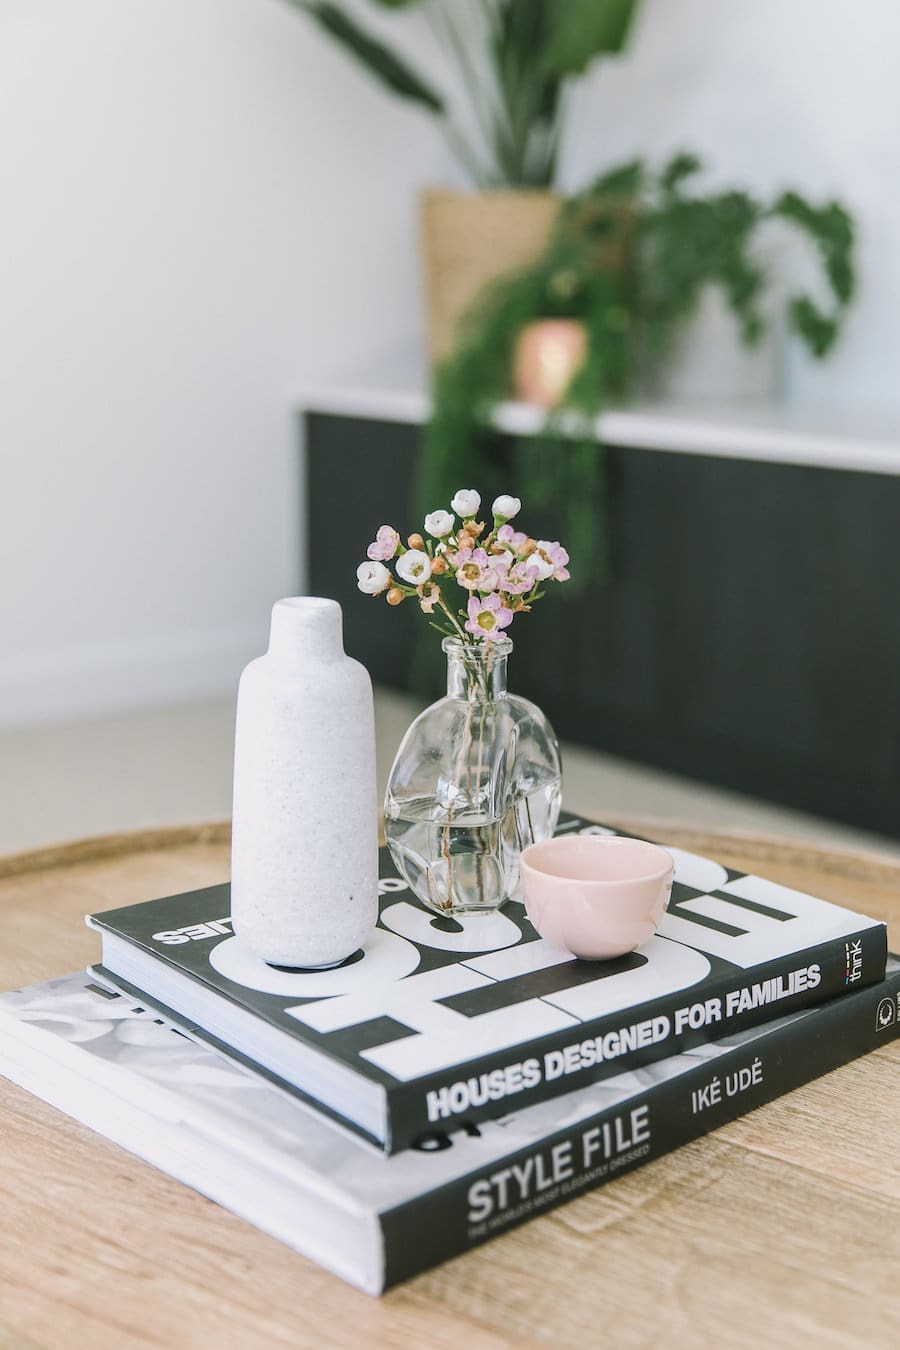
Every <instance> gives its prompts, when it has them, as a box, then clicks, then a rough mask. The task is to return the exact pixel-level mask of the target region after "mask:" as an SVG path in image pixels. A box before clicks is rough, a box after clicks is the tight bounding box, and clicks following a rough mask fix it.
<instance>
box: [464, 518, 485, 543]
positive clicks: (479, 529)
mask: <svg viewBox="0 0 900 1350" xmlns="http://www.w3.org/2000/svg"><path fill="white" fill-rule="evenodd" d="M466 529H467V530H468V531H469V534H470V535H471V536H472V538H473V539H478V538H479V536H480V535H482V534H484V521H483V520H479V522H478V524H477V525H476V523H475V521H474V520H470V521H469V523H468V525H467V526H466Z"/></svg>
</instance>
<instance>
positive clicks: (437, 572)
mask: <svg viewBox="0 0 900 1350" xmlns="http://www.w3.org/2000/svg"><path fill="white" fill-rule="evenodd" d="M446 570H447V559H446V558H432V560H431V575H432V576H433V577H441V576H443V575H444V573H445V572H446Z"/></svg>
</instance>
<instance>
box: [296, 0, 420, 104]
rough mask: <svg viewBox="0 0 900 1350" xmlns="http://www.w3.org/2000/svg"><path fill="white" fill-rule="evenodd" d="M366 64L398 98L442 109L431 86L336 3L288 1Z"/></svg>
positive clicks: (313, 0) (316, 0)
mask: <svg viewBox="0 0 900 1350" xmlns="http://www.w3.org/2000/svg"><path fill="white" fill-rule="evenodd" d="M291 3H292V4H293V5H295V6H296V7H297V8H298V9H302V10H304V11H305V12H306V13H307V14H308V15H309V16H310V18H312V19H315V21H316V23H317V24H319V26H320V27H321V28H323V29H324V30H325V32H326V33H328V35H329V37H332V38H333V39H334V40H335V42H337V43H339V44H340V45H341V46H342V47H344V48H345V49H346V50H347V51H349V52H350V53H351V54H352V55H353V56H355V57H356V59H357V61H359V62H360V63H361V65H363V66H365V67H366V69H367V70H368V71H369V73H370V74H371V75H374V77H375V78H376V79H377V80H379V81H380V82H381V83H382V84H384V85H386V86H387V87H388V89H390V90H391V91H392V92H393V93H395V94H398V95H399V96H400V98H407V99H410V100H411V101H412V102H414V103H421V104H423V105H424V106H425V107H426V108H428V109H429V111H430V112H433V113H436V114H438V115H439V116H440V115H441V114H442V113H443V112H444V100H443V99H442V98H441V96H440V94H439V93H438V92H437V90H436V89H434V88H433V86H432V85H430V84H428V83H427V82H426V81H425V80H423V79H422V77H421V76H419V75H417V74H416V72H415V71H414V70H413V69H412V67H411V66H408V65H407V64H406V62H405V61H404V60H403V59H402V58H401V57H399V56H398V55H397V54H396V52H393V51H391V49H390V48H389V47H386V46H385V44H384V43H383V42H380V41H379V40H378V39H377V38H374V37H372V35H371V34H370V33H367V32H366V31H365V29H363V28H361V27H360V25H359V24H358V23H357V22H356V20H355V19H351V18H350V17H349V15H347V14H346V13H345V12H344V11H343V10H342V9H339V8H338V6H337V5H332V4H330V3H328V0H291Z"/></svg>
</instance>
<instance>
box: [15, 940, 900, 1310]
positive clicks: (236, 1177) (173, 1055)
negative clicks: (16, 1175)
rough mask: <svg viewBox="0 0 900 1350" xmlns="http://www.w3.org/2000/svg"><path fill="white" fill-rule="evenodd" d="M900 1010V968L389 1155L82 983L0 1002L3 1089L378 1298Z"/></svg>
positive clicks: (728, 1112)
mask: <svg viewBox="0 0 900 1350" xmlns="http://www.w3.org/2000/svg"><path fill="white" fill-rule="evenodd" d="M898 1000H900V965H898V963H897V962H896V961H893V960H892V961H891V969H890V973H889V975H888V978H887V979H886V980H885V981H883V982H882V983H880V984H878V985H876V986H874V987H869V988H865V989H860V990H858V991H856V992H853V993H851V994H849V995H848V996H847V997H846V998H841V999H834V1000H832V1001H831V1002H830V1003H827V1004H824V1005H823V1006H822V1007H819V1008H807V1009H805V1010H804V1011H802V1012H797V1013H792V1014H790V1015H789V1016H787V1017H782V1018H779V1019H777V1020H775V1021H773V1022H769V1023H766V1024H765V1025H762V1026H758V1027H754V1028H751V1029H749V1030H745V1031H742V1032H739V1033H737V1034H736V1035H733V1036H728V1037H726V1038H724V1039H723V1040H720V1041H718V1042H707V1043H706V1044H703V1045H699V1046H697V1047H695V1048H694V1049H693V1050H688V1051H686V1052H685V1053H684V1054H681V1055H675V1056H672V1057H671V1058H669V1059H663V1060H659V1061H657V1062H656V1063H655V1064H650V1065H647V1066H646V1067H645V1068H642V1069H636V1070H635V1071H633V1072H631V1073H620V1074H618V1075H616V1076H614V1077H612V1078H608V1079H606V1080H605V1081H604V1082H602V1083H594V1084H592V1085H589V1086H588V1087H585V1088H582V1089H580V1090H579V1091H576V1092H571V1093H568V1094H567V1095H566V1096H564V1097H558V1098H556V1099H555V1100H553V1101H547V1102H542V1103H540V1104H538V1105H536V1106H531V1107H528V1108H527V1109H526V1110H522V1111H517V1112H516V1113H515V1114H514V1115H508V1116H505V1117H503V1118H502V1119H500V1120H496V1121H488V1122H486V1123H485V1124H483V1125H481V1126H469V1127H468V1129H465V1130H453V1131H450V1132H448V1133H446V1134H443V1135H441V1136H440V1137H436V1138H434V1139H432V1141H431V1147H430V1148H428V1149H424V1148H422V1149H407V1150H405V1151H404V1152H402V1153H397V1154H395V1155H394V1156H393V1157H384V1156H373V1155H372V1151H371V1149H369V1148H367V1147H366V1146H365V1145H364V1144H362V1143H361V1142H360V1141H359V1140H356V1139H354V1138H351V1137H350V1136H348V1135H347V1134H346V1132H345V1131H343V1130H336V1129H334V1127H333V1126H331V1125H329V1124H328V1123H327V1122H326V1121H325V1120H324V1119H323V1118H322V1116H321V1114H320V1113H319V1112H317V1111H311V1110H309V1109H307V1107H305V1106H304V1105H303V1104H302V1103H300V1102H298V1101H297V1100H296V1099H294V1098H291V1097H290V1096H289V1095H288V1094H287V1093H284V1092H280V1091H278V1090H276V1089H275V1088H273V1087H271V1086H270V1085H269V1084H268V1083H267V1082H266V1081H265V1079H263V1078H261V1077H260V1076H259V1075H257V1074H248V1073H244V1072H243V1071H242V1070H240V1069H238V1068H236V1067H234V1066H233V1065H231V1064H229V1063H228V1062H227V1061H225V1060H223V1059H221V1057H220V1056H218V1055H216V1054H214V1053H213V1052H212V1051H210V1050H208V1049H207V1048H206V1047H205V1046H203V1045H200V1044H197V1043H196V1042H195V1041H192V1040H189V1039H188V1038H186V1037H184V1036H181V1035H177V1034H176V1033H175V1032H174V1031H173V1029H172V1028H171V1027H168V1026H167V1025H165V1024H164V1023H162V1022H160V1021H159V1020H158V1019H157V1020H154V1018H153V1014H152V1013H150V1012H148V1011H147V1009H146V1008H145V1007H144V1006H143V1005H136V1004H135V1001H134V1000H130V999H126V998H125V997H124V996H123V995H115V994H110V993H108V992H104V991H103V990H102V989H101V988H99V987H98V986H96V985H92V984H91V983H90V980H89V977H88V976H86V975H85V974H84V973H81V974H76V975H68V976H64V977H63V978H62V979H57V980H51V981H49V982H48V983H47V984H41V985H35V986H32V988H30V989H23V990H20V991H19V992H18V993H12V994H0V1074H5V1075H6V1076H7V1077H9V1078H11V1079H12V1080H13V1081H14V1082H17V1083H19V1084H21V1086H23V1087H25V1088H27V1089H28V1090H29V1091H31V1092H34V1093H36V1094H37V1095H38V1096H40V1097H43V1098H44V1099H45V1100H46V1101H48V1102H52V1103H53V1104H54V1105H55V1106H57V1107H58V1108H59V1109H60V1110H62V1111H65V1112H66V1113H67V1114H68V1115H70V1116H74V1117H75V1119H77V1120H80V1121H82V1122H83V1123H84V1124H86V1125H89V1126H90V1127H91V1128H92V1129H95V1130H97V1131H98V1132H99V1133H101V1134H103V1135H105V1136H106V1137H107V1138H108V1139H112V1140H114V1141H115V1142H116V1143H118V1144H121V1145H122V1146H123V1147H124V1148H127V1149H129V1150H130V1151H131V1152H132V1153H136V1154H137V1155H138V1156H139V1157H141V1158H144V1159H146V1160H147V1161H148V1162H150V1163H152V1164H154V1165H155V1166H157V1167H159V1168H162V1169H163V1171H166V1172H169V1173H170V1174H171V1175H172V1176H175V1177H177V1178H179V1179H180V1180H181V1181H184V1182H186V1183H187V1184H188V1185H190V1186H193V1187H194V1188H195V1189H196V1190H199V1191H201V1192H202V1193H203V1194H204V1195H208V1196H209V1197H210V1198H211V1199H213V1200H216V1201H218V1203H219V1204H222V1205H224V1206H226V1207H227V1208H228V1209H231V1210H233V1211H234V1212H235V1213H236V1214H240V1215H242V1216H243V1217H244V1218H246V1219H247V1220H249V1221H250V1222H251V1223H253V1224H256V1226H257V1227H259V1228H262V1229H263V1230H264V1231H265V1232H268V1233H271V1234H272V1235H273V1236H275V1237H277V1238H280V1239H281V1240H282V1241H283V1242H287V1243H288V1244H289V1245H291V1246H292V1247H295V1248H296V1249H297V1250H298V1251H301V1252H303V1253H304V1255H306V1256H309V1257H311V1258H312V1259H313V1260H315V1261H318V1262H320V1263H321V1264H322V1265H324V1266H327V1267H328V1269H330V1270H333V1271H335V1273H336V1274H338V1275H340V1276H342V1277H343V1278H344V1279H346V1280H350V1281H351V1282H352V1283H353V1284H356V1285H358V1286H359V1287H361V1288H362V1289H364V1290H366V1291H367V1292H368V1293H373V1294H374V1293H380V1292H381V1291H382V1290H383V1289H385V1288H387V1287H388V1286H389V1285H392V1284H396V1283H397V1282H398V1281H399V1280H402V1279H405V1278H406V1277H408V1276H410V1275H415V1274H417V1273H418V1272H419V1271H422V1270H426V1269H428V1267H430V1266H432V1265H435V1264H436V1263H437V1262H439V1261H443V1260H446V1259H447V1258H448V1257H451V1256H455V1255H456V1254H457V1253H458V1252H464V1251H467V1250H468V1249H469V1248H470V1247H473V1246H476V1245H478V1244H479V1243H481V1242H484V1241H486V1240H487V1239H488V1238H490V1237H493V1236H494V1235H495V1234H498V1233H503V1232H506V1231H507V1230H508V1229H510V1228H512V1227H514V1226H515V1225H516V1224H519V1223H522V1222H524V1221H525V1220H526V1219H529V1218H532V1217H533V1216H535V1215H538V1214H542V1213H544V1212H545V1211H546V1210H548V1209H552V1208H553V1207H554V1206H556V1205H559V1204H562V1203H564V1202H565V1201H566V1200H567V1199H570V1198H571V1197H573V1196H577V1195H579V1194H582V1193H583V1192H585V1191H587V1190H591V1189H593V1188H594V1187H595V1186H602V1185H604V1184H605V1183H606V1182H608V1181H615V1179H616V1177H618V1176H619V1175H620V1174H621V1173H623V1172H628V1171H631V1170H632V1169H633V1168H635V1167H639V1166H640V1165H641V1164H642V1163H645V1162H650V1161H651V1160H652V1159H654V1158H659V1157H660V1156H661V1155H662V1154H664V1153H667V1152H669V1151H670V1150H672V1149H675V1148H678V1147H679V1146H680V1145H681V1144H684V1143H686V1142H687V1141H688V1140H691V1139H695V1138H697V1137H698V1136H699V1135H702V1134H705V1133H706V1132H707V1131H709V1130H711V1129H714V1128H715V1127H716V1126H718V1125H723V1124H725V1123H726V1122H727V1121H730V1120H734V1119H735V1118H736V1117H737V1116H741V1115H743V1114H744V1113H745V1112H747V1111H751V1110H752V1109H753V1108H754V1107H757V1106H761V1105H762V1104H763V1103H764V1102H768V1101H771V1100H772V1099H773V1098H775V1097H778V1096H781V1095H782V1094H783V1093H785V1092H788V1091H790V1090H791V1089H792V1088H796V1087H799V1086H800V1085H801V1084H803V1083H807V1082H809V1081H810V1079H813V1078H817V1077H819V1075H820V1074H823V1073H827V1072H828V1071H829V1070H830V1069H834V1068H836V1067H837V1066H838V1065H840V1064H845V1063H846V1062H847V1061H848V1060H851V1059H854V1058H856V1057H857V1056H858V1055H862V1054H865V1053H866V1052H867V1051H868V1050H872V1049H875V1048H882V1047H886V1046H887V1045H888V1044H889V1043H890V1042H891V1041H892V1040H893V1039H894V1037H895V1036H896V1035H897V1030H898V1014H900V1003H898ZM857 1109H858V1110H863V1111H864V1106H860V1105H859V1104H857ZM687 1203H688V1204H690V1203H691V1201H690V1200H688V1202H687Z"/></svg>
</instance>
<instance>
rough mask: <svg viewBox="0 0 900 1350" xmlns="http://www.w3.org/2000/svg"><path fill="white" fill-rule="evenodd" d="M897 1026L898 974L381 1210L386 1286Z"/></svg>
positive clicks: (778, 1092) (656, 1153)
mask: <svg viewBox="0 0 900 1350" xmlns="http://www.w3.org/2000/svg"><path fill="white" fill-rule="evenodd" d="M898 1023H900V974H896V975H894V976H893V977H892V978H890V979H888V980H886V981H883V982H882V983H881V984H880V985H877V986H876V987H874V988H869V989H866V990H863V991H861V992H860V993H858V994H856V995H855V996H853V997H851V998H848V999H841V1000H838V1001H836V1002H832V1003H830V1004H828V1005H826V1006H824V1007H822V1008H820V1009H817V1010H815V1011H811V1012H809V1013H807V1014H806V1015H804V1016H801V1017H799V1018H797V1019H794V1020H791V1021H788V1022H787V1023H779V1024H776V1025H775V1026H773V1027H772V1028H771V1029H770V1030H768V1031H762V1032H760V1033H759V1035H758V1036H756V1037H752V1038H749V1039H748V1042H747V1043H746V1044H744V1045H740V1046H735V1047H733V1048H730V1049H728V1050H723V1052H722V1053H721V1054H719V1055H718V1056H716V1057H715V1058H714V1059H712V1060H707V1061H703V1062H700V1063H699V1064H698V1066H697V1067H696V1068H693V1069H689V1070H687V1071H685V1072H684V1073H682V1074H680V1075H679V1076H678V1077H676V1078H672V1079H669V1080H668V1081H664V1082H661V1083H658V1084H656V1085H652V1086H649V1087H648V1088H647V1090H646V1092H645V1093H644V1094H642V1095H637V1096H634V1097H631V1098H629V1099H628V1100H627V1101H625V1102H621V1103H618V1104H617V1105H616V1106H615V1107H613V1108H609V1109H607V1110H605V1111H603V1112H600V1113H598V1114H597V1115H596V1116H593V1117H588V1118H586V1119H584V1120H582V1121H579V1122H578V1123H577V1124H576V1125H573V1126H570V1127H569V1128H567V1129H564V1130H561V1131H559V1132H557V1133H556V1134H553V1135H551V1136H549V1137H548V1138H547V1139H545V1140H543V1141H541V1142H540V1144H538V1145H533V1146H530V1147H529V1148H526V1149H522V1150H519V1151H518V1152H517V1153H513V1154H510V1155H509V1156H507V1157H505V1158H503V1159H502V1160H500V1161H497V1162H495V1163H494V1164H492V1166H491V1167H490V1168H489V1169H487V1170H485V1171H484V1172H475V1173H472V1174H470V1175H469V1176H467V1177H462V1178H460V1179H459V1180H458V1181H456V1182H454V1183H452V1184H451V1185H448V1186H445V1187H443V1188H442V1189H440V1190H439V1191H437V1192H432V1193H431V1194H428V1195H424V1196H421V1197H419V1198H417V1199H416V1200H413V1201H409V1202H408V1203H407V1204H405V1205H402V1206H398V1207H397V1208H396V1209H394V1210H390V1211H388V1212H386V1213H384V1214H382V1216H381V1222H382V1229H383V1234H384V1252H385V1288H387V1287H388V1286H389V1285H391V1284H395V1283H397V1282H398V1281H400V1280H404V1279H407V1278H409V1277H410V1276H411V1275H415V1274H418V1273H419V1272H420V1271H422V1270H426V1269H428V1268H429V1267H431V1266H433V1265H436V1264H438V1263H439V1262H440V1261H444V1260H446V1259H448V1258H449V1257H451V1256H456V1255H458V1254H459V1253H460V1252H463V1251H467V1250H468V1249H469V1248H470V1247H474V1246H477V1245H479V1244H480V1243H481V1242H484V1241H486V1240H487V1239H488V1238H491V1237H494V1236H496V1235H497V1234H499V1233H502V1232H505V1231H507V1230H508V1229H509V1228H512V1227H515V1226H516V1225H517V1224H520V1223H523V1222H524V1221H525V1220H526V1219H530V1218H532V1217H534V1216H535V1215H537V1214H541V1213H544V1212H545V1211H547V1210H548V1209H552V1208H555V1207H556V1206H557V1205H559V1204H562V1203H563V1202H564V1201H566V1200H568V1199H571V1198H572V1197H573V1196H576V1195H579V1194H581V1193H582V1192H584V1191H587V1190H593V1189H594V1188H595V1187H597V1186H602V1185H604V1184H605V1183H606V1182H607V1181H612V1180H614V1179H615V1178H616V1177H617V1176H619V1175H620V1174H621V1173H623V1172H628V1171H631V1170H633V1169H634V1168H636V1167H639V1166H641V1165H642V1164H643V1163H646V1162H651V1161H652V1160H653V1159H654V1158H659V1157H661V1156H662V1155H663V1154H665V1153H669V1152H671V1151H672V1150H673V1149H676V1148H679V1147H680V1146H681V1145H682V1144H685V1143H688V1142H689V1141H690V1140H692V1139H696V1138H699V1137H700V1136H701V1135H704V1134H707V1133H708V1132H709V1131H710V1130H714V1129H716V1128H717V1127H718V1126H720V1125H724V1124H726V1123H727V1122H728V1121H731V1120H735V1119H737V1117H739V1116H742V1115H744V1114H746V1113H747V1112H748V1111H752V1110H754V1109H755V1108H756V1107H757V1106H762V1105H764V1104H765V1103H766V1102H770V1101H773V1100H774V1099H775V1098H776V1097H780V1096H783V1095H784V1094H785V1093H787V1092H790V1091H792V1090H793V1089H794V1088H796V1087H800V1086H802V1085H803V1084H804V1083H808V1082H811V1081H812V1080H813V1079H814V1078H819V1077H820V1076H821V1075H822V1074H825V1073H828V1072H830V1070H832V1069H835V1068H838V1067H839V1066H840V1065H842V1064H846V1063H848V1062H849V1061H850V1060H852V1059H856V1058H858V1057H859V1056H860V1055H864V1054H866V1053H867V1052H868V1051H870V1050H873V1049H876V1048H878V1047H882V1046H885V1045H887V1044H889V1043H890V1042H891V1041H892V1040H893V1039H894V1038H895V1037H896V1036H897V1034H898Z"/></svg>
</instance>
